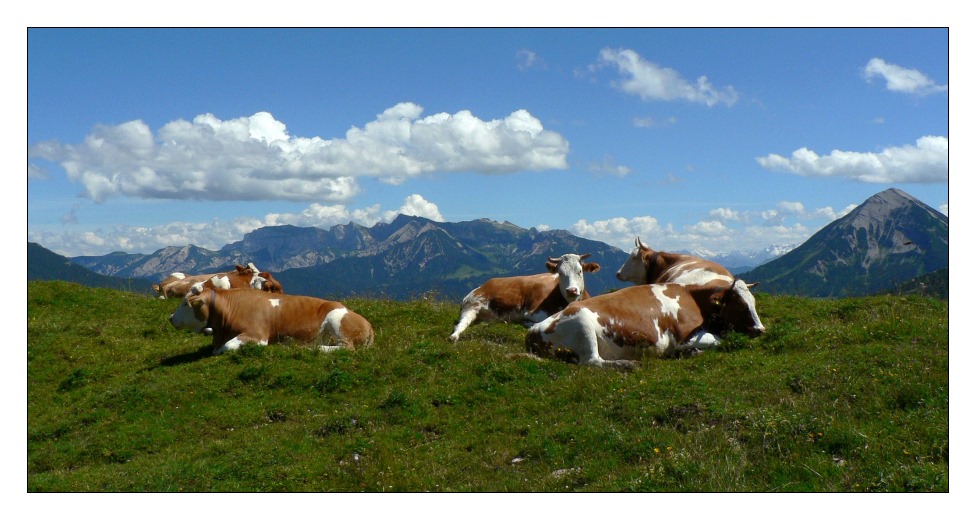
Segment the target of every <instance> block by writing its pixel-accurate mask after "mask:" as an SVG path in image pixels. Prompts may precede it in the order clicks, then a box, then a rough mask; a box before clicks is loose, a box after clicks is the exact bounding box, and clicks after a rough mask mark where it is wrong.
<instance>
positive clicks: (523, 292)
mask: <svg viewBox="0 0 976 520" xmlns="http://www.w3.org/2000/svg"><path fill="white" fill-rule="evenodd" d="M589 257H590V255H589V254H585V255H576V254H571V253H570V254H565V255H562V256H561V257H559V258H549V260H548V261H547V262H546V269H548V271H549V272H548V273H541V274H533V275H527V276H512V277H507V278H492V279H490V280H488V281H487V282H485V283H484V284H482V285H481V286H480V287H478V288H476V289H474V290H473V291H471V292H470V293H468V295H467V296H465V297H464V300H462V301H461V315H460V317H459V318H458V322H457V325H456V326H455V327H454V332H453V333H451V336H450V338H449V339H450V340H451V341H457V340H458V338H459V337H460V336H461V333H462V332H464V329H466V328H468V326H469V325H471V324H472V323H476V322H479V321H487V320H492V319H497V320H503V321H519V322H522V323H523V324H527V325H530V324H533V323H538V322H540V321H542V320H544V319H546V318H548V317H549V316H551V315H553V314H555V313H557V312H559V311H560V310H562V309H564V308H565V307H566V305H569V303H570V302H574V301H576V300H580V299H586V298H589V297H590V295H589V293H587V292H586V286H585V282H584V280H583V273H584V272H587V273H595V272H597V271H599V270H600V264H597V263H595V262H589V263H585V262H583V260H586V259H587V258H589Z"/></svg>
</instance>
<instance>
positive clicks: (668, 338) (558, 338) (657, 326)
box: [525, 280, 765, 368]
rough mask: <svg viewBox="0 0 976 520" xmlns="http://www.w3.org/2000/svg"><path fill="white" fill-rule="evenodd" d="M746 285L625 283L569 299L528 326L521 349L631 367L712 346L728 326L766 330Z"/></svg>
mask: <svg viewBox="0 0 976 520" xmlns="http://www.w3.org/2000/svg"><path fill="white" fill-rule="evenodd" d="M755 308H756V304H755V298H754V297H753V295H752V293H751V292H749V286H748V285H747V284H746V283H745V282H743V281H742V280H736V281H735V282H733V284H732V285H731V286H730V287H728V288H725V289H722V288H715V287H706V286H687V285H681V284H673V283H672V284H649V285H638V286H635V287H627V288H625V289H620V290H618V291H615V292H612V293H608V294H603V295H600V296H595V297H593V298H590V299H588V300H584V301H578V302H573V303H571V304H570V305H569V306H568V307H566V308H565V309H564V310H563V311H561V312H559V313H557V314H554V315H553V316H551V317H549V318H548V319H546V320H544V321H542V322H540V323H537V324H536V325H533V326H532V327H531V328H530V329H529V333H528V335H527V336H526V339H525V344H526V349H527V350H528V351H529V352H531V353H533V354H536V355H540V356H543V357H562V356H560V355H559V351H560V350H561V349H564V350H568V351H569V353H570V354H571V356H572V357H574V358H575V359H576V360H577V362H578V363H579V364H581V365H597V366H603V365H609V366H615V367H621V368H630V367H633V366H634V364H635V362H636V361H638V360H640V359H641V358H643V357H644V356H648V355H650V356H657V357H669V356H675V355H678V354H680V353H681V352H682V351H687V350H692V349H704V348H714V347H715V346H716V345H718V342H719V340H718V337H717V336H716V335H717V334H719V333H721V332H723V331H724V330H727V329H732V330H735V331H737V332H742V333H746V334H750V335H757V334H761V333H762V332H763V331H764V330H765V328H764V327H763V325H762V322H761V321H760V320H759V315H758V314H756V312H755Z"/></svg>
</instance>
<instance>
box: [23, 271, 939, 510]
mask: <svg viewBox="0 0 976 520" xmlns="http://www.w3.org/2000/svg"><path fill="white" fill-rule="evenodd" d="M345 303H346V304H347V305H348V306H349V307H350V308H352V309H354V310H355V311H357V312H359V313H360V314H362V315H363V316H366V317H367V319H369V320H370V321H371V323H372V324H373V326H374V328H375V330H376V333H377V337H376V342H375V344H374V345H373V346H372V347H370V348H368V349H363V350H359V351H342V352H335V353H329V354H327V353H321V352H318V351H316V350H314V349H312V348H310V347H307V346H303V345H298V344H284V345H270V346H264V347H261V346H253V345H247V346H244V347H243V348H242V349H240V350H239V351H237V352H234V353H230V354H225V355H222V356H212V355H210V340H209V338H207V337H204V336H200V335H194V334H191V333H188V332H184V331H177V330H175V329H173V328H172V327H171V326H170V325H169V323H168V322H167V317H168V316H169V314H170V313H171V312H172V310H173V309H174V308H175V306H176V304H177V303H176V302H175V301H172V300H169V301H160V300H155V299H151V298H148V297H145V296H140V295H136V294H131V293H125V292H117V291H113V290H107V289H90V288H85V287H81V286H78V285H74V284H69V283H64V282H30V283H28V318H27V320H28V323H27V330H28V341H27V374H28V391H27V400H28V417H27V474H28V479H27V486H28V490H29V491H38V492H40V491H161V492H165V491H359V490H362V491H573V490H577V491H743V492H749V491H781V492H795V491H817V492H833V491H838V492H847V491H940V492H947V491H948V489H949V344H948V343H949V322H948V303H947V302H945V301H940V300H935V299H926V298H922V297H918V296H909V297H900V296H879V297H868V298H856V299H840V300H817V299H808V298H795V297H786V296H779V297H773V296H768V295H758V306H759V311H760V314H761V316H762V317H763V321H764V324H765V325H766V326H767V329H768V332H767V334H765V335H764V336H762V337H760V338H756V339H750V338H746V337H744V336H733V337H730V338H728V340H727V341H726V342H725V344H724V345H723V347H722V349H721V350H719V351H713V352H707V353H705V354H703V355H700V356H697V357H693V358H688V359H680V360H657V359H649V360H646V361H645V362H644V363H643V364H642V366H641V367H640V368H638V369H637V370H635V371H633V372H618V371H614V370H601V369H594V368H587V367H578V366H575V365H567V364H563V363H560V362H556V361H541V360H533V359H525V358H519V357H511V356H510V354H515V353H519V352H522V351H523V350H524V347H523V339H524V335H525V329H523V328H521V327H520V326H518V325H512V324H504V323H492V324H477V325H474V326H472V327H471V328H469V329H468V330H467V331H466V333H465V336H463V337H462V340H461V341H460V342H458V344H456V345H454V344H451V343H450V342H448V341H447V339H446V338H447V336H448V335H449V334H450V332H451V330H452V328H453V323H454V320H455V319H456V318H457V311H458V307H457V305H455V304H452V303H444V302H439V301H434V300H428V299H424V300H418V301H413V302H406V303H403V302H392V301H377V300H349V301H346V302H345Z"/></svg>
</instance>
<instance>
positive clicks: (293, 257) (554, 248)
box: [72, 215, 627, 300]
mask: <svg viewBox="0 0 976 520" xmlns="http://www.w3.org/2000/svg"><path fill="white" fill-rule="evenodd" d="M564 253H577V254H586V253H590V254H591V255H593V256H592V258H590V259H589V261H593V262H597V263H599V264H600V265H601V266H602V267H603V268H602V269H601V270H600V271H598V272H596V273H591V274H588V275H587V277H586V283H587V289H588V290H589V291H590V292H591V293H592V294H600V293H603V292H606V291H608V290H610V289H611V288H613V287H620V286H622V285H623V284H622V283H620V282H618V281H617V280H616V278H615V276H614V275H615V273H616V270H617V268H619V267H620V265H621V264H623V262H624V260H626V258H627V253H625V252H624V251H621V250H620V249H618V248H615V247H612V246H609V245H607V244H605V243H603V242H597V241H594V240H588V239H585V238H580V237H577V236H574V235H572V234H570V233H569V232H567V231H562V230H553V231H539V230H537V229H535V228H532V229H524V228H521V227H518V226H516V225H514V224H512V223H510V222H495V221H492V220H488V219H480V220H474V221H470V222H434V221H432V220H428V219H426V218H422V217H413V216H405V215H399V216H398V217H397V218H396V219H394V220H393V221H392V222H390V223H380V224H376V225H375V226H373V227H371V228H367V227H364V226H361V225H358V224H353V223H350V224H346V225H337V226H333V227H332V228H330V229H328V230H324V229H319V228H312V227H296V226H275V227H265V228H260V229H256V230H254V231H252V232H250V233H248V234H247V235H245V236H244V238H243V240H241V241H239V242H234V243H232V244H228V245H226V246H224V247H222V248H221V249H220V250H218V251H210V250H207V249H204V248H201V247H197V246H194V245H188V246H184V247H167V248H164V249H160V250H159V251H156V252H155V253H153V254H151V255H141V254H128V253H111V254H108V255H104V256H81V257H75V258H73V259H72V260H73V261H74V262H75V263H77V264H78V265H81V266H84V267H86V268H88V269H91V270H93V271H95V272H98V273H101V274H106V275H112V276H124V277H134V278H147V279H152V280H154V281H155V280H158V279H162V278H164V277H165V276H167V275H169V274H170V273H172V272H174V271H183V272H187V273H205V272H218V271H224V270H228V269H233V266H234V265H235V264H242V265H243V264H246V263H247V262H254V263H255V264H256V265H257V266H258V267H259V268H261V269H262V270H265V271H270V272H272V273H274V275H275V277H276V278H277V279H278V280H279V281H280V282H281V283H282V285H283V286H284V287H285V290H286V291H289V289H291V288H294V289H291V290H292V291H293V292H300V293H301V294H306V295H310V296H319V297H325V298H341V297H347V296H352V295H359V296H371V297H386V298H392V299H409V298H413V297H417V296H420V295H423V294H427V293H436V294H438V295H441V296H444V297H447V298H451V299H456V300H460V299H461V298H462V297H463V296H464V295H465V294H467V293H468V292H469V291H471V289H473V288H475V287H477V286H478V285H480V284H481V283H482V282H483V281H485V280H487V279H488V278H491V277H495V276H514V275H522V274H534V273H539V272H543V271H545V262H546V260H547V258H548V257H550V256H560V255H562V254H564ZM298 288H300V289H298Z"/></svg>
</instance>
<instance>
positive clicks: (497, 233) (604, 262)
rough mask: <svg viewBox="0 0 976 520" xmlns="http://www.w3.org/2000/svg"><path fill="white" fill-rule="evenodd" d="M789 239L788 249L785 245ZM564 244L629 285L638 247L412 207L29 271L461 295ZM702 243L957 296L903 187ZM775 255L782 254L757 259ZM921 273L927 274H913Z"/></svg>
mask: <svg viewBox="0 0 976 520" xmlns="http://www.w3.org/2000/svg"><path fill="white" fill-rule="evenodd" d="M652 246H653V244H652ZM39 250H43V252H41V251H39ZM784 250H789V251H788V252H786V253H785V254H782V255H781V256H778V257H777V255H778V254H781V253H782V252H783V251H784ZM564 253H578V254H584V253H590V254H592V255H593V256H592V257H591V258H590V259H589V261H595V262H598V263H599V264H600V265H601V266H602V269H601V270H600V271H599V272H597V273H591V274H588V275H587V278H586V280H587V289H588V291H589V292H590V293H591V294H602V293H604V292H607V291H609V290H612V289H614V288H619V287H622V286H623V285H624V284H622V283H621V282H619V281H617V280H616V278H615V276H614V274H615V273H616V270H617V269H618V268H619V267H620V265H621V264H622V263H623V262H624V260H626V258H627V254H628V253H627V252H625V251H622V250H620V249H618V248H616V247H613V246H610V245H607V244H605V243H603V242H598V241H594V240H588V239H585V238H580V237H577V236H574V235H572V234H570V233H569V232H567V231H562V230H547V231H540V230H537V229H535V228H531V229H524V228H521V227H519V226H516V225H514V224H512V223H510V222H496V221H493V220H488V219H480V220H474V221H468V222H435V221H432V220H428V219H425V218H422V217H414V216H405V215H400V216H398V217H397V218H396V219H394V220H393V221H392V222H390V223H380V224H376V225H375V226H373V227H369V228H367V227H365V226H361V225H358V224H354V223H350V224H346V225H337V226H333V227H331V228H329V229H327V230H326V229H320V228H314V227H296V226H287V225H286V226H274V227H264V228H260V229H256V230H254V231H252V232H250V233H248V234H246V235H245V236H244V237H243V239H242V240H240V241H238V242H234V243H231V244H228V245H226V246H224V247H222V248H220V249H219V250H217V251H212V250H208V249H204V248H201V247H198V246H195V245H187V246H182V247H167V248H163V249H160V250H158V251H156V252H154V253H152V254H131V253H124V252H116V253H110V254H108V255H103V256H79V257H74V258H71V259H68V258H65V257H60V256H58V255H55V254H54V253H52V252H50V251H47V250H44V249H43V248H42V247H40V246H38V245H36V244H30V243H29V244H28V279H29V280H30V279H47V278H60V279H72V280H75V281H80V282H81V283H85V284H88V285H92V284H94V283H96V282H94V281H91V280H96V279H97V280H98V282H97V283H103V282H105V280H104V279H101V278H92V277H91V276H88V275H85V276H82V275H81V274H79V272H77V271H74V269H75V268H77V269H81V268H82V267H84V268H85V269H86V270H87V271H88V272H91V275H96V273H97V275H102V276H106V277H120V278H125V279H129V281H127V282H123V286H128V287H136V286H138V284H140V283H142V281H146V282H156V281H158V280H161V279H163V278H164V277H166V276H167V275H169V274H170V273H172V272H175V271H182V272H186V273H205V272H218V271H225V270H230V269H233V266H234V265H235V264H242V265H243V264H246V263H248V262H254V263H255V264H257V265H258V267H260V268H261V269H262V270H265V271H270V272H272V273H274V275H275V277H276V278H278V279H279V281H281V283H282V284H283V286H284V287H285V290H286V291H289V292H293V293H296V294H307V295H310V296H319V297H323V298H331V299H341V298H345V297H349V296H364V297H381V298H390V299H397V300H402V299H411V298H415V297H419V296H423V295H427V294H436V295H438V296H440V297H445V298H449V299H452V300H460V299H461V298H462V297H463V296H464V295H465V294H467V293H468V292H469V291H470V290H471V289H473V288H474V287H477V286H478V285H480V284H481V283H482V282H484V281H485V280H487V279H488V278H491V277H496V276H514V275H521V274H532V273H539V272H542V271H543V270H544V269H545V267H544V265H545V261H546V259H547V257H550V256H559V255H561V254H564ZM691 253H692V254H696V255H697V256H702V257H705V258H709V259H711V260H714V261H717V262H719V263H721V264H723V265H725V266H726V267H728V268H729V270H730V271H732V272H733V273H741V274H740V276H741V277H742V278H744V279H746V280H747V281H750V282H755V281H758V282H761V284H760V286H759V287H758V288H757V290H759V291H764V292H769V293H774V294H795V295H802V296H858V295H865V294H874V293H879V292H919V291H921V289H920V288H925V289H924V291H923V292H925V293H926V294H930V293H933V291H934V292H936V293H937V294H939V295H942V289H943V288H944V291H945V292H944V297H947V296H948V265H949V257H948V253H949V219H948V217H946V216H945V215H943V214H941V213H939V212H938V211H936V210H934V209H932V208H931V207H929V206H926V205H925V204H923V203H922V202H920V201H918V200H917V199H915V198H914V197H912V196H910V195H908V194H907V193H905V192H903V191H900V190H897V189H889V190H886V191H883V192H881V193H878V194H876V195H874V196H872V197H871V198H869V199H868V200H866V201H865V202H864V203H863V204H861V205H860V206H858V207H857V208H856V209H854V210H853V211H851V212H850V213H848V214H847V215H845V216H844V217H841V218H840V219H837V220H835V221H834V222H832V223H830V224H828V225H827V226H826V227H824V228H823V229H821V230H820V231H819V232H817V233H816V234H814V235H813V236H812V237H811V238H810V239H809V240H807V241H806V242H804V243H803V244H801V245H799V246H797V247H795V248H791V247H786V248H784V249H776V248H770V249H768V250H765V251H754V252H748V253H726V254H716V253H710V252H706V251H693V252H691ZM52 257H54V259H53V260H52ZM769 258H774V259H773V260H770V261H768V262H766V263H764V264H762V265H759V267H755V268H752V269H751V270H750V267H749V266H751V265H757V264H761V263H762V262H763V261H765V260H767V259H769ZM68 270H72V272H70V273H69V272H68ZM743 271H746V272H744V273H743ZM919 276H924V277H925V278H924V279H923V280H921V281H919V282H917V283H916V282H912V280H913V279H915V278H916V277H919ZM76 277H79V278H78V279H76ZM919 284H921V285H919Z"/></svg>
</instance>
